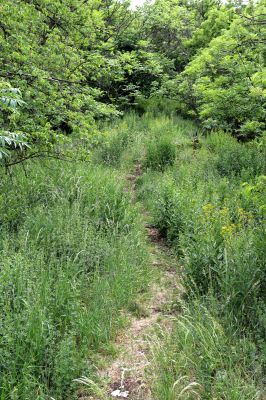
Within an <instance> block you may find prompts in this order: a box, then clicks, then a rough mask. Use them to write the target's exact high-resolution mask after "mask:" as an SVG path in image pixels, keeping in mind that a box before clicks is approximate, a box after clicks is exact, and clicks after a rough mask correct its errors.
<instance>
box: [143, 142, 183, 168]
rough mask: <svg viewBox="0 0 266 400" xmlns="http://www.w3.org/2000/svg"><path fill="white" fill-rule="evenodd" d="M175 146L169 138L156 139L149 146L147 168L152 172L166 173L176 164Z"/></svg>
mask: <svg viewBox="0 0 266 400" xmlns="http://www.w3.org/2000/svg"><path fill="white" fill-rule="evenodd" d="M175 157H176V149H175V145H174V144H173V143H172V142H171V140H170V139H168V138H167V137H162V138H155V139H154V140H152V141H150V142H149V143H148V145H147V153H146V160H145V166H146V168H150V169H152V170H158V171H164V170H165V169H166V168H167V167H169V166H171V165H173V164H174V162H175Z"/></svg>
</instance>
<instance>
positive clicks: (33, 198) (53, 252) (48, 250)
mask: <svg viewBox="0 0 266 400" xmlns="http://www.w3.org/2000/svg"><path fill="white" fill-rule="evenodd" d="M0 209H1V217H0V219H1V222H0V223H1V231H0V251H1V263H0V265H1V274H0V288H1V289H0V290H1V298H0V307H1V324H0V336H1V350H0V398H1V399H9V398H10V399H22V400H26V399H27V400H28V399H34V400H35V399H42V400H44V399H47V398H49V396H51V397H53V398H55V399H56V400H58V399H67V398H71V399H73V398H75V397H73V396H74V393H76V392H77V389H78V384H77V383H75V382H73V379H75V378H78V377H80V376H82V375H85V376H87V377H88V378H93V379H94V374H95V366H94V365H93V362H92V358H93V357H92V354H93V353H94V352H95V351H97V350H100V349H103V348H104V347H105V346H107V345H108V342H109V341H110V340H111V339H112V338H114V335H115V334H116V332H117V330H118V329H119V328H121V327H122V326H123V325H124V324H125V319H124V317H123V311H122V310H125V309H126V308H127V307H128V308H130V307H131V304H132V302H134V301H135V298H136V296H137V293H138V292H140V291H143V290H145V288H146V286H147V282H148V276H149V273H148V269H147V265H148V263H147V253H146V248H145V235H144V232H143V227H142V223H141V221H140V217H139V212H138V209H137V207H136V206H134V205H132V202H131V199H130V195H129V194H127V193H125V192H124V189H123V182H122V181H121V179H120V178H119V176H118V175H117V174H116V173H113V172H112V171H110V170H107V171H106V170H104V169H103V168H101V167H97V166H95V165H92V164H90V165H88V164H82V163H78V164H75V163H73V164H62V163H58V162H47V163H45V164H43V163H42V164H40V163H35V164H29V165H28V166H27V176H25V174H24V172H23V170H20V168H16V169H14V171H13V176H12V178H10V177H8V176H4V175H2V176H1V201H0Z"/></svg>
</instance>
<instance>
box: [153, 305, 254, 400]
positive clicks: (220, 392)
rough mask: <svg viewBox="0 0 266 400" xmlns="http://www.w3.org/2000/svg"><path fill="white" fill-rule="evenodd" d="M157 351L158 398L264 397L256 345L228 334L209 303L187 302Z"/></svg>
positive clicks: (235, 399) (241, 399)
mask: <svg viewBox="0 0 266 400" xmlns="http://www.w3.org/2000/svg"><path fill="white" fill-rule="evenodd" d="M211 304H212V306H213V304H215V300H212V302H211ZM213 314H214V315H213ZM155 349H156V350H155V359H154V363H155V365H156V366H157V369H158V375H157V379H156V380H155V381H154V393H155V396H156V399H162V400H175V399H202V400H213V399H228V400H229V399H230V400H251V399H259V398H260V397H259V396H260V392H259V390H258V388H257V387H256V377H255V375H256V373H258V372H259V371H258V370H257V365H256V363H255V362H254V359H255V358H254V352H255V351H256V349H255V346H254V344H253V343H252V342H251V341H249V340H248V339H247V338H245V339H242V340H240V341H239V340H235V339H234V338H233V337H230V336H228V334H227V333H226V332H225V331H224V328H223V326H222V325H221V323H220V322H219V319H217V318H216V317H215V312H214V313H212V311H211V310H210V305H209V304H206V305H204V304H202V301H194V302H191V303H189V304H188V305H186V306H185V305H184V304H183V310H182V314H181V315H180V316H179V317H178V318H177V320H176V322H175V325H174V330H173V332H172V334H171V335H169V334H164V335H163V337H162V338H161V341H158V343H157V345H156V346H155Z"/></svg>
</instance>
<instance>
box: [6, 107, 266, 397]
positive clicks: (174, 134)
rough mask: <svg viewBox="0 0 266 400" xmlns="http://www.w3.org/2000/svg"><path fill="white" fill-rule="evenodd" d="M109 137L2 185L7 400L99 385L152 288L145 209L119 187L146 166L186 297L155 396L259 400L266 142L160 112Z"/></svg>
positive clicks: (143, 195)
mask: <svg viewBox="0 0 266 400" xmlns="http://www.w3.org/2000/svg"><path fill="white" fill-rule="evenodd" d="M102 132H103V135H102V137H103V138H105V139H104V140H103V143H101V144H99V146H98V148H97V149H95V150H94V152H93V154H92V160H91V162H90V163H85V162H84V163H83V162H79V161H78V162H76V163H75V162H72V163H67V162H62V161H61V162H60V161H56V160H54V161H48V160H47V161H45V162H42V163H40V162H39V161H37V162H31V163H30V162H28V163H27V164H26V165H25V169H26V171H25V170H24V168H22V167H21V166H20V165H18V166H15V167H14V168H13V169H12V170H11V175H5V174H4V173H3V172H2V174H1V198H0V210H1V214H0V215H1V226H0V227H1V230H0V239H1V241H0V246H1V248H0V251H1V280H0V286H1V293H2V295H1V300H0V304H1V315H2V317H1V325H0V335H1V351H0V366H1V367H0V368H1V374H0V393H1V395H0V398H1V399H9V398H10V399H22V400H26V399H27V400H28V399H34V400H35V399H39V400H44V399H47V398H50V397H52V398H54V399H56V400H59V399H68V398H69V399H74V398H75V396H76V397H77V396H79V390H80V387H79V385H78V384H77V383H76V382H74V381H73V380H74V379H75V378H78V377H80V376H82V375H84V376H86V377H88V378H89V379H96V378H95V377H96V374H95V368H96V365H97V363H96V365H95V355H96V354H97V353H99V352H108V351H112V350H109V349H110V346H109V344H110V343H111V340H112V339H113V338H114V337H115V335H116V332H117V331H118V329H119V328H121V327H123V326H125V323H126V318H125V316H124V312H123V310H126V309H129V310H130V309H132V304H134V302H135V300H136V296H137V294H138V293H139V292H141V291H143V290H145V289H146V288H147V286H148V285H149V282H150V281H151V276H150V272H149V269H148V267H147V266H148V251H147V247H146V238H145V232H144V227H143V225H144V224H143V221H142V220H141V219H142V217H141V216H140V210H139V205H138V203H137V204H132V200H131V195H130V194H129V193H127V192H125V190H124V185H125V182H124V178H123V177H124V175H125V174H126V173H128V171H132V169H134V165H135V164H136V163H139V162H140V163H141V169H142V174H141V176H139V178H138V180H137V200H138V201H139V202H141V203H143V204H144V206H145V208H146V210H147V211H149V214H150V216H151V222H152V223H153V224H154V225H156V226H157V227H158V229H159V230H160V232H161V235H162V236H163V237H164V238H165V239H166V241H167V243H168V244H169V246H171V248H172V249H173V251H174V252H175V253H176V254H177V255H178V257H179V259H180V265H177V270H178V271H179V272H180V274H179V275H180V279H181V280H182V284H183V286H184V288H185V298H184V299H183V300H182V301H179V300H178V301H174V303H175V309H176V320H175V321H176V322H175V323H174V329H173V332H172V333H171V334H170V335H169V333H165V334H162V338H161V340H159V341H158V343H157V344H156V345H155V349H154V359H153V360H152V365H153V368H155V369H156V371H157V372H156V374H157V379H156V380H155V381H154V382H152V385H153V393H154V397H155V398H156V399H158V400H174V399H178V398H179V399H194V398H195V399H198V398H200V399H206V400H213V399H217V400H218V399H228V400H229V399H230V400H232V399H233V400H234V399H235V400H243V399H246V400H250V399H263V385H264V383H265V382H263V376H265V375H264V373H265V369H264V365H265V362H266V349H265V341H264V339H265V337H264V334H265V327H266V321H265V292H266V287H265V285H266V276H265V273H266V272H265V261H266V260H265V186H266V181H265V144H264V143H263V140H262V139H261V140H259V141H253V142H250V143H247V144H241V143H238V142H237V141H236V140H235V139H234V138H232V137H231V136H229V135H228V134H225V133H216V134H212V135H210V136H207V137H203V136H199V137H198V140H194V139H195V135H196V133H197V132H198V128H197V126H195V125H194V123H192V122H190V121H185V120H182V119H180V118H178V117H171V116H170V115H166V114H157V115H156V116H155V115H154V114H153V113H146V114H145V115H144V116H142V117H139V116H137V115H136V114H128V115H126V116H125V117H124V118H123V119H122V120H121V121H118V122H113V123H109V124H108V125H106V126H103V127H102ZM25 172H26V174H25ZM177 303H178V304H177ZM81 390H82V393H85V392H84V389H83V388H82V389H81ZM88 393H90V390H88Z"/></svg>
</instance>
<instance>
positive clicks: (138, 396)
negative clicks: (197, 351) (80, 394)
mask: <svg viewBox="0 0 266 400" xmlns="http://www.w3.org/2000/svg"><path fill="white" fill-rule="evenodd" d="M140 175H141V166H140V165H139V164H137V165H136V169H135V171H134V173H133V174H131V175H128V177H127V187H126V190H127V191H131V192H132V199H133V201H135V197H136V180H137V178H138V176H140ZM143 213H144V216H147V214H146V213H145V211H144V212H143ZM145 227H146V230H147V235H148V237H149V240H150V246H149V252H150V256H151V257H150V258H151V264H152V265H151V266H152V268H154V275H155V276H156V279H155V280H154V283H153V284H152V286H151V287H150V290H149V294H148V298H146V299H145V300H143V299H142V300H141V299H139V300H138V304H139V308H140V310H141V312H140V313H139V314H138V316H132V315H131V316H130V317H129V318H130V320H131V321H130V322H131V324H130V326H129V327H128V328H127V329H126V330H125V331H124V332H122V333H121V334H120V335H119V336H118V337H117V339H116V343H115V345H116V348H117V350H118V355H117V357H116V359H115V360H114V361H113V362H112V363H111V365H109V366H108V367H107V368H106V369H103V370H101V371H99V375H100V377H101V380H102V381H103V382H106V388H105V393H104V395H103V396H101V398H99V397H98V398H95V397H93V398H91V399H92V400H102V399H115V398H117V399H122V398H127V399H129V400H155V399H154V398H153V396H152V391H151V386H152V385H151V383H152V381H153V379H155V377H154V370H153V368H152V364H151V363H152V344H153V342H154V341H155V340H158V339H157V334H156V331H158V329H164V330H171V326H172V319H173V312H172V309H173V307H172V304H173V301H174V299H175V298H176V296H178V293H179V292H180V288H179V287H178V285H177V282H178V279H177V276H176V267H175V259H174V257H173V256H172V255H171V254H170V252H169V249H168V248H167V247H166V245H165V243H164V242H163V240H162V239H161V237H160V235H159V232H158V230H157V229H156V228H155V227H153V226H150V225H149V224H146V226H145Z"/></svg>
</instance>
